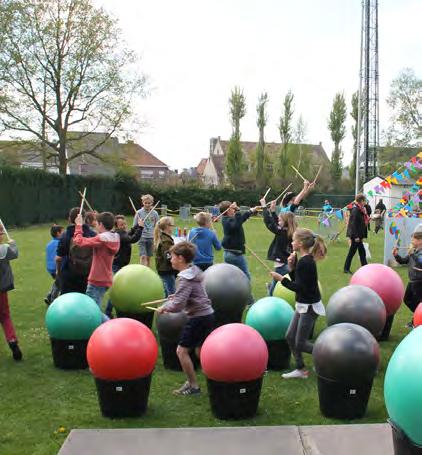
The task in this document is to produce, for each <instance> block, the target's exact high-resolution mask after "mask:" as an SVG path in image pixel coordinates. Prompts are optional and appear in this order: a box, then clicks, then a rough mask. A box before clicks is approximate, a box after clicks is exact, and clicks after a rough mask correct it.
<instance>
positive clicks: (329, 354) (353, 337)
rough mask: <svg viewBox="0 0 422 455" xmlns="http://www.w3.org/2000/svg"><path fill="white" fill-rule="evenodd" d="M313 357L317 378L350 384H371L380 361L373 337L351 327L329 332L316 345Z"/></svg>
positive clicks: (346, 324) (340, 325) (343, 326)
mask: <svg viewBox="0 0 422 455" xmlns="http://www.w3.org/2000/svg"><path fill="white" fill-rule="evenodd" d="M312 356H313V359H314V365H315V371H316V373H317V374H318V376H321V377H323V378H325V379H328V380H332V381H339V382H345V383H348V384H359V383H361V382H365V381H370V380H372V379H373V377H374V375H375V372H376V370H377V367H378V364H379V359H380V354H379V346H378V343H377V341H376V339H375V338H374V336H373V335H372V334H371V333H370V332H369V331H368V330H367V329H365V328H364V327H361V326H360V325H356V324H350V323H341V324H335V325H332V326H330V327H328V328H326V329H325V330H324V331H323V332H322V333H321V334H320V335H319V337H318V338H317V340H316V341H315V344H314V349H313V353H312Z"/></svg>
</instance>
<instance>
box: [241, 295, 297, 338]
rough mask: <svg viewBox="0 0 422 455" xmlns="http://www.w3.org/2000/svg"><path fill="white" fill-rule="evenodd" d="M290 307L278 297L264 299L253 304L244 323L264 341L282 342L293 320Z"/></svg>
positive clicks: (292, 312)
mask: <svg viewBox="0 0 422 455" xmlns="http://www.w3.org/2000/svg"><path fill="white" fill-rule="evenodd" d="M293 314H294V311H293V309H292V307H291V306H290V305H289V304H288V303H287V302H286V301H285V300H283V299H279V298H278V297H264V298H262V299H260V300H258V301H257V302H255V303H254V304H253V305H252V306H251V308H250V309H249V311H248V314H247V315H246V321H245V323H246V324H247V325H249V326H251V327H253V328H254V329H255V330H257V331H258V332H259V333H260V334H261V336H262V337H263V338H264V340H266V341H271V340H283V339H284V338H285V337H286V332H287V328H288V327H289V324H290V321H291V320H292V318H293Z"/></svg>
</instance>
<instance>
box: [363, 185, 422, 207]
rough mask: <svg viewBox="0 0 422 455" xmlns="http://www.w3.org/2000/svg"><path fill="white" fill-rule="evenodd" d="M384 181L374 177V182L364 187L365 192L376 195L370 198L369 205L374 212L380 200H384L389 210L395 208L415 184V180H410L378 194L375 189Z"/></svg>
mask: <svg viewBox="0 0 422 455" xmlns="http://www.w3.org/2000/svg"><path fill="white" fill-rule="evenodd" d="M383 181H384V179H383V178H381V177H374V178H373V179H372V180H369V181H368V182H366V183H365V184H364V185H363V192H364V193H365V194H368V191H371V190H372V192H373V193H374V197H369V198H368V200H369V205H370V206H371V209H372V211H374V209H375V206H376V205H377V204H378V202H379V200H380V199H382V200H383V202H384V205H385V206H386V207H387V210H389V209H391V208H392V207H394V206H395V205H396V204H397V203H398V202H399V201H400V199H401V198H402V197H403V194H404V193H405V192H406V191H409V188H410V187H412V186H413V185H414V184H415V181H414V180H408V181H407V182H402V183H399V184H398V185H395V184H391V188H385V189H384V190H385V191H384V193H382V194H376V193H375V190H374V187H376V186H377V185H380V184H381V182H383Z"/></svg>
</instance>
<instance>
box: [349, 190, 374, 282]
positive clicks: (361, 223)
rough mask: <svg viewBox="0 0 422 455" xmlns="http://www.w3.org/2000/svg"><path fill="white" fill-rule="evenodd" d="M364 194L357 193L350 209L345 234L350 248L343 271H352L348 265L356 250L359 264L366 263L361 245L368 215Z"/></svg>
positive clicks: (365, 234)
mask: <svg viewBox="0 0 422 455" xmlns="http://www.w3.org/2000/svg"><path fill="white" fill-rule="evenodd" d="M365 201H366V199H365V195H364V194H358V195H357V196H356V199H355V201H354V202H353V204H352V208H351V210H350V217H349V223H348V225H347V234H346V236H347V237H349V239H350V248H349V252H348V254H347V257H346V261H345V263H344V273H350V274H351V273H352V272H351V270H350V265H351V264H352V259H353V256H354V255H355V253H356V250H357V251H358V252H359V258H360V263H361V265H366V264H367V261H366V252H365V247H364V245H363V239H365V238H366V237H367V236H368V231H367V225H368V222H369V216H368V214H367V213H366V209H365Z"/></svg>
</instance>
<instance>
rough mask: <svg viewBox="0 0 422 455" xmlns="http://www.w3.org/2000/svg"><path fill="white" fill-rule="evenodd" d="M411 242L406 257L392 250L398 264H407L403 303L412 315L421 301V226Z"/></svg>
mask: <svg viewBox="0 0 422 455" xmlns="http://www.w3.org/2000/svg"><path fill="white" fill-rule="evenodd" d="M411 242H412V247H411V248H410V249H409V253H408V254H407V256H405V257H401V256H400V255H399V249H398V248H397V247H394V248H393V256H394V259H395V260H396V261H397V262H398V263H399V264H408V274H409V283H408V284H407V287H406V292H405V294H404V299H403V301H404V303H405V304H406V306H407V307H408V308H409V310H410V311H411V312H412V313H414V312H415V310H416V307H417V306H418V305H419V302H421V301H422V224H419V225H418V226H416V228H415V230H414V231H413V234H412V240H411ZM406 327H413V322H412V321H411V322H409V323H408V324H406Z"/></svg>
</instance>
